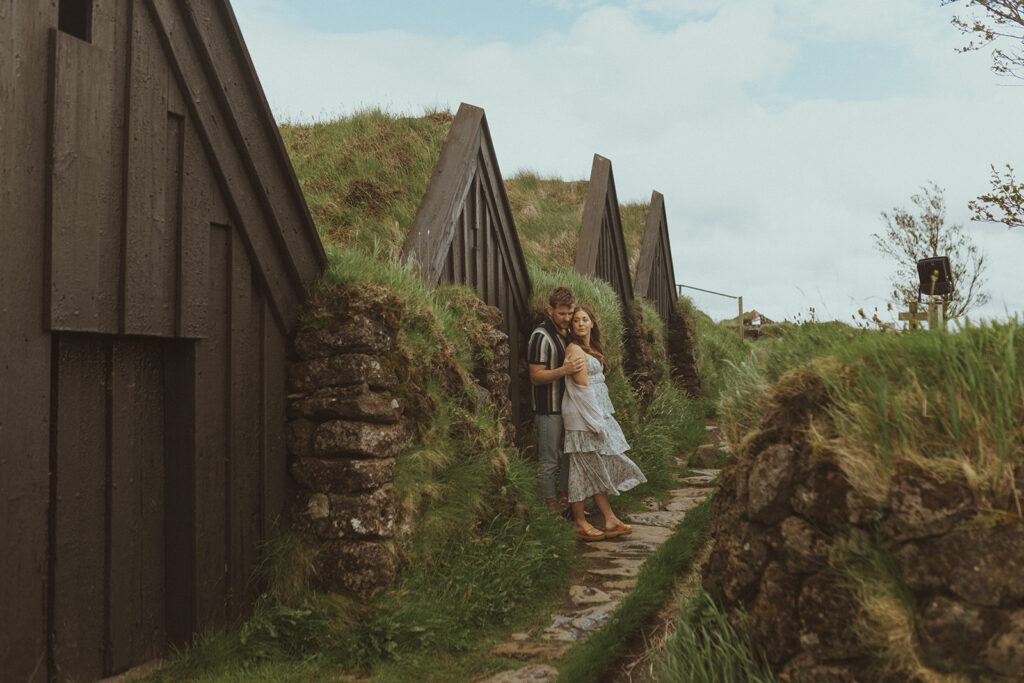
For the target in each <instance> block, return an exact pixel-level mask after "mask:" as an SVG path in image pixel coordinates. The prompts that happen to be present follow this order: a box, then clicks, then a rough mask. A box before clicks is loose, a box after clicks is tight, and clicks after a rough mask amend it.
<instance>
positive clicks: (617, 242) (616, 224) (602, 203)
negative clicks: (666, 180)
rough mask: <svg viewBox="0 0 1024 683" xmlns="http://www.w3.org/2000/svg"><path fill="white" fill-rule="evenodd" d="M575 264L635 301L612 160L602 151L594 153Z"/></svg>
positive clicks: (621, 296)
mask: <svg viewBox="0 0 1024 683" xmlns="http://www.w3.org/2000/svg"><path fill="white" fill-rule="evenodd" d="M575 267H576V271H577V272H578V273H581V274H583V275H589V276H592V277H598V278H600V279H602V280H604V281H605V282H607V283H608V284H610V285H611V286H612V289H614V290H615V293H616V294H618V295H619V300H620V301H622V304H623V305H624V306H625V305H629V304H630V303H631V302H632V301H633V282H632V280H631V278H630V273H629V259H628V258H627V255H626V241H625V238H624V237H623V235H622V217H621V216H620V214H619V200H618V197H617V195H616V193H615V178H614V176H613V175H612V162H611V161H609V160H608V159H606V158H604V157H603V156H601V155H600V154H595V155H594V163H593V165H592V166H591V169H590V183H589V184H588V186H587V198H586V201H585V202H584V204H583V222H582V225H581V227H580V241H579V247H578V248H577V250H576V264H575Z"/></svg>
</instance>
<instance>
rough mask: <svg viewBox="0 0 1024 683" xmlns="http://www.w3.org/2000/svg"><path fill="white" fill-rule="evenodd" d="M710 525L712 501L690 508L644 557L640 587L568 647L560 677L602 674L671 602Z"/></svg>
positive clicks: (583, 678) (588, 678)
mask: <svg viewBox="0 0 1024 683" xmlns="http://www.w3.org/2000/svg"><path fill="white" fill-rule="evenodd" d="M710 527H711V503H710V501H705V502H703V503H701V504H700V505H698V506H697V507H695V508H694V509H692V510H690V511H689V512H687V513H686V517H684V518H683V522H682V524H680V525H679V527H678V529H677V530H676V532H675V533H674V534H672V536H671V537H670V538H669V539H668V540H667V541H665V543H663V544H662V545H661V547H660V548H658V549H657V550H656V551H655V552H654V554H653V555H651V556H650V557H648V558H647V560H646V561H645V562H644V565H643V568H642V569H641V570H640V574H639V575H638V576H637V585H636V587H635V588H634V589H633V590H631V591H630V592H629V593H628V594H627V595H626V597H624V598H623V599H622V602H621V603H620V605H619V607H618V608H617V609H616V610H615V612H613V613H612V616H611V618H610V619H609V620H608V623H607V624H605V625H604V626H603V627H601V629H600V630H599V631H597V632H596V633H594V634H593V635H592V636H590V637H589V638H587V639H586V640H584V641H582V642H579V643H577V644H576V645H574V646H573V647H572V648H571V649H570V650H569V652H568V653H566V655H565V658H564V659H563V660H562V663H561V665H560V666H559V671H558V680H559V681H596V680H601V679H602V676H603V674H605V673H606V672H607V671H609V670H610V669H611V667H612V666H613V665H614V663H615V662H616V660H617V659H618V658H619V657H621V656H622V654H623V653H624V652H625V651H626V648H627V647H628V646H629V644H630V641H631V640H632V639H633V638H634V637H636V636H637V634H638V633H639V631H640V629H641V627H642V626H643V625H644V624H645V623H647V622H648V621H649V620H650V619H651V618H652V617H653V616H654V615H655V614H656V613H657V612H658V610H659V609H661V606H662V605H664V604H665V601H666V599H667V598H668V596H669V595H670V594H671V592H672V589H673V588H674V587H675V583H676V579H677V577H678V576H679V575H680V574H682V573H683V572H684V571H685V570H686V569H687V568H688V567H689V566H690V564H691V563H692V562H693V559H694V558H695V557H696V555H697V552H698V551H699V550H700V548H701V547H702V546H703V545H704V542H705V540H706V538H707V534H708V530H709V529H710Z"/></svg>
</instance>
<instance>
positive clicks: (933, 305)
mask: <svg viewBox="0 0 1024 683" xmlns="http://www.w3.org/2000/svg"><path fill="white" fill-rule="evenodd" d="M945 309H946V302H945V301H942V300H939V301H929V302H928V330H929V331H935V330H941V329H945V327H946V310H945Z"/></svg>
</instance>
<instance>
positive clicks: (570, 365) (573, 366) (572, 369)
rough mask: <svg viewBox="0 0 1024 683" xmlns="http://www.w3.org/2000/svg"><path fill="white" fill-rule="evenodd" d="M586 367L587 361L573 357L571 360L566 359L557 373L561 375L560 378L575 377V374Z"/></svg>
mask: <svg viewBox="0 0 1024 683" xmlns="http://www.w3.org/2000/svg"><path fill="white" fill-rule="evenodd" d="M586 365H587V359H586V358H584V357H583V356H582V355H580V356H575V357H573V358H566V359H565V362H564V363H562V367H561V368H559V371H560V372H561V373H562V377H565V376H566V375H575V374H576V373H577V372H579V371H580V370H582V369H583V368H585V367H586Z"/></svg>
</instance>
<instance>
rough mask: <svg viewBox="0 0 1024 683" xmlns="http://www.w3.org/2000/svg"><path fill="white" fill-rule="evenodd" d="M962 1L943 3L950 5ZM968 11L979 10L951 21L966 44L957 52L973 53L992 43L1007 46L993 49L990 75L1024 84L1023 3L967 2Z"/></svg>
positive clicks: (1019, 0)
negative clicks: (963, 36) (997, 75)
mask: <svg viewBox="0 0 1024 683" xmlns="http://www.w3.org/2000/svg"><path fill="white" fill-rule="evenodd" d="M955 2H961V0H943V2H942V4H943V5H951V4H953V3H955ZM965 6H966V7H967V8H969V9H972V8H981V9H982V10H984V12H983V13H981V14H979V13H977V12H974V13H973V14H971V15H970V16H968V17H962V16H959V15H956V16H954V17H953V19H952V20H951V21H952V23H953V25H954V26H956V27H957V28H958V29H959V30H960V33H962V34H964V35H965V36H967V37H968V42H967V44H966V45H964V46H963V47H962V48H960V50H959V51H960V52H974V51H975V50H980V49H982V48H984V47H986V46H988V45H991V44H992V43H995V42H997V41H999V43H1000V44H1005V43H1007V42H1009V43H1010V46H1009V47H1007V48H1006V49H1003V48H1002V47H1000V46H999V45H997V46H996V47H994V48H993V49H992V71H994V72H996V73H997V74H999V75H1000V76H1009V77H1011V78H1019V79H1022V80H1024V0H967V4H966V5H965Z"/></svg>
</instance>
